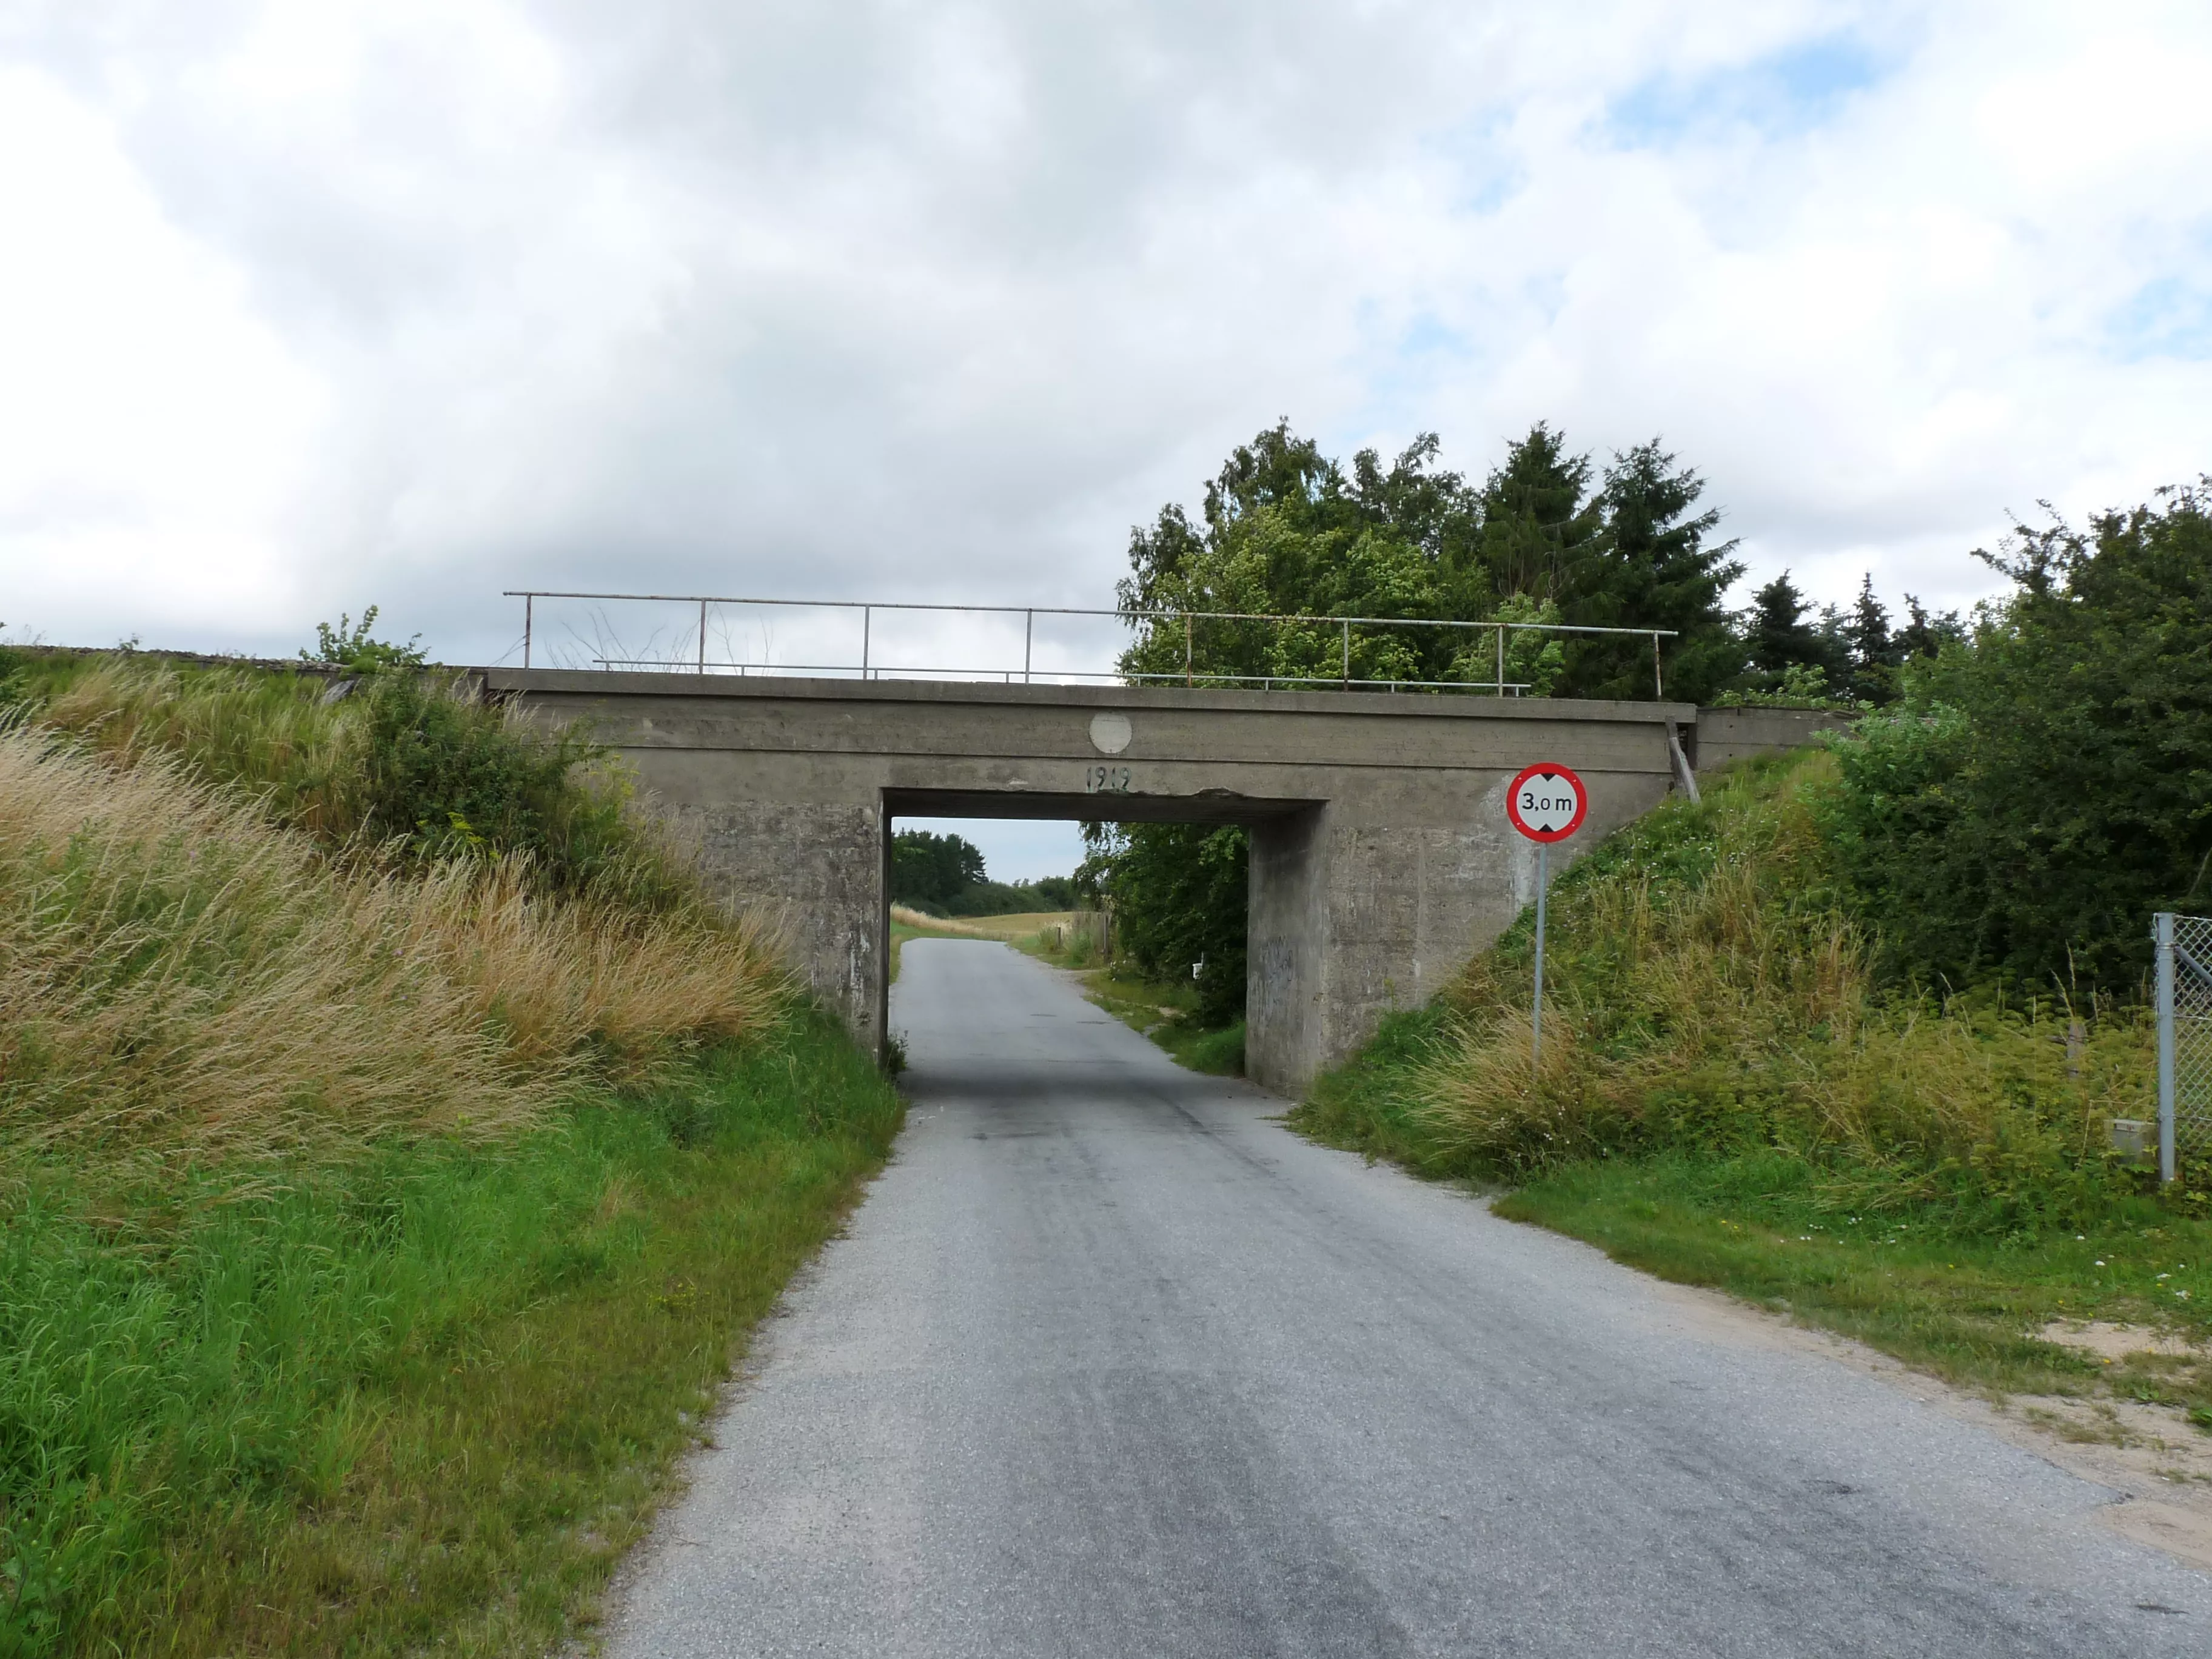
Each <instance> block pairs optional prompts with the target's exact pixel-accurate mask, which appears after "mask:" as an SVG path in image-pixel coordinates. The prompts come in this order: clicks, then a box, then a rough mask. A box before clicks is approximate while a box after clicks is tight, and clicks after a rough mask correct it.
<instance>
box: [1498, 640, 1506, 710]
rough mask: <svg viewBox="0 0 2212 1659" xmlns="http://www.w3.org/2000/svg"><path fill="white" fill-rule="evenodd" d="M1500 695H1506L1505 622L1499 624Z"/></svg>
mask: <svg viewBox="0 0 2212 1659" xmlns="http://www.w3.org/2000/svg"><path fill="white" fill-rule="evenodd" d="M1504 695H1505V624H1504V623H1498V696H1501V697H1502V696H1504Z"/></svg>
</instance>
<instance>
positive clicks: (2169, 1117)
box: [2150, 910, 2174, 1184]
mask: <svg viewBox="0 0 2212 1659" xmlns="http://www.w3.org/2000/svg"><path fill="white" fill-rule="evenodd" d="M2150 922H2151V938H2152V939H2154V940H2155V941H2157V945H2158V981H2157V983H2158V991H2157V997H2158V1178H2159V1181H2160V1184H2166V1183H2170V1182H2172V1180H2173V1175H2174V1170H2173V1109H2174V1099H2173V912H2172V911H2171V910H2160V911H2159V912H2158V913H2157V914H2156V915H2153V916H2152V917H2151V919H2150Z"/></svg>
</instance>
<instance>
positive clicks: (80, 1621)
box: [0, 1011, 900, 1655]
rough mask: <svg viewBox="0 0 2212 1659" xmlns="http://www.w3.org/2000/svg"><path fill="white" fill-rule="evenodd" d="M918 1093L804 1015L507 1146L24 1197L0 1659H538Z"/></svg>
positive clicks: (5, 1192)
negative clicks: (95, 1657)
mask: <svg viewBox="0 0 2212 1659" xmlns="http://www.w3.org/2000/svg"><path fill="white" fill-rule="evenodd" d="M899 1114H900V1106H899V1103H898V1100H897V1097H896V1095H895V1094H894V1092H893V1091H891V1089H890V1086H889V1085H887V1084H886V1083H885V1082H884V1080H883V1079H881V1078H880V1077H879V1076H878V1074H877V1073H876V1072H875V1071H874V1069H873V1068H872V1066H870V1065H869V1064H868V1062H867V1061H866V1059H865V1058H864V1057H863V1056H862V1055H860V1054H859V1053H858V1052H857V1051H856V1050H855V1049H854V1048H853V1046H852V1044H851V1043H850V1042H848V1040H847V1039H846V1038H845V1037H844V1036H843V1035H842V1033H841V1032H840V1031H839V1030H837V1029H836V1027H835V1026H834V1025H833V1024H830V1023H829V1021H828V1020H827V1019H826V1018H823V1016H821V1015H820V1014H818V1013H816V1012H811V1011H802V1012H798V1013H795V1014H793V1016H791V1017H790V1018H787V1020H786V1021H785V1022H784V1023H783V1024H781V1025H780V1026H778V1027H776V1028H775V1029H774V1030H771V1031H769V1033H767V1034H765V1035H763V1036H761V1037H759V1038H757V1039H755V1040H753V1041H751V1042H747V1043H745V1044H743V1045H724V1046H721V1047H718V1048H710V1049H708V1050H706V1051H703V1052H702V1053H700V1054H697V1056H696V1058H695V1059H694V1060H692V1061H691V1062H690V1063H689V1064H687V1065H684V1066H680V1067H679V1068H678V1069H676V1070H674V1071H672V1072H670V1073H665V1074H664V1076H663V1077H662V1079H661V1080H659V1081H658V1082H656V1083H655V1084H654V1085H652V1086H650V1087H649V1088H646V1089H644V1090H641V1091H628V1092H624V1091H616V1090H612V1089H610V1088H607V1087H604V1086H602V1087H599V1088H596V1089H594V1090H592V1091H589V1092H586V1093H583V1094H580V1096H579V1097H578V1098H577V1099H576V1101H575V1102H574V1104H573V1105H572V1106H571V1108H570V1109H568V1111H567V1112H566V1113H565V1114H564V1115H562V1117H561V1118H560V1119H559V1120H558V1121H556V1122H554V1123H551V1124H550V1125H548V1126H547V1127H544V1128H542V1129H539V1130H537V1131H534V1132H532V1133H528V1134H526V1135H525V1136H523V1137H522V1138H520V1139H516V1140H513V1141H512V1142H509V1143H507V1144H506V1145H505V1146H501V1147H500V1148H497V1149H495V1150H486V1149H481V1148H478V1149H467V1148H461V1147H455V1146H441V1145H438V1144H435V1143H428V1144H426V1143H421V1142H417V1143H415V1144H413V1145H411V1146H388V1147H384V1148H380V1149H377V1150H374V1151H373V1152H371V1153H369V1154H368V1155H367V1156H365V1157H362V1158H358V1159H356V1160H355V1161H353V1162H351V1163H349V1164H338V1165H335V1166H331V1167H321V1168H271V1167H263V1168H258V1169H256V1168H247V1167H243V1166H240V1165H236V1164H233V1165H228V1166H223V1167H221V1168H216V1169H210V1170H205V1171H202V1172H198V1173H185V1174H182V1175H174V1174H173V1175H172V1176H171V1177H170V1178H168V1179H166V1180H164V1181H163V1182H162V1183H161V1186H160V1187H159V1188H158V1189H149V1190H145V1191H129V1190H125V1191H117V1190H112V1189H109V1188H101V1187H99V1186H97V1185H94V1184H93V1183H90V1182H88V1181H87V1180H86V1179H85V1177H84V1174H83V1172H82V1171H81V1170H71V1169H70V1168H68V1167H65V1166H63V1165H60V1164H53V1165H51V1166H48V1165H40V1166H33V1167H32V1168H31V1169H30V1170H28V1171H27V1173H22V1172H21V1168H20V1166H18V1169H19V1173H22V1178H21V1179H20V1180H17V1181H15V1182H14V1183H13V1184H12V1185H11V1186H9V1187H7V1188H0V1214H4V1219H5V1232H4V1235H0V1252H4V1255H0V1285H4V1286H5V1289H6V1295H5V1297H4V1298H0V1474H4V1476H5V1480H4V1482H0V1495H4V1499H5V1507H4V1508H0V1654H5V1655H18V1654H33V1653H37V1654H45V1653H59V1654H91V1653H103V1654H105V1653H126V1654H137V1653H149V1654H150V1653H161V1654H209V1655H212V1654H238V1653H249V1652H252V1653H300V1654H333V1655H335V1654H340V1653H343V1654H347V1655H381V1654H400V1653H412V1652H418V1651H424V1650H429V1649H432V1648H435V1649H437V1650H440V1651H450V1652H455V1653H465V1654H479V1653H521V1652H532V1653H541V1652H544V1651H545V1650H547V1649H548V1648H549V1647H550V1646H553V1645H555V1644H558V1643H559V1642H560V1641H561V1640H562V1638H563V1634H564V1632H567V1631H568V1630H569V1629H571V1628H572V1627H573V1626H574V1623H575V1621H577V1620H582V1619H588V1617H589V1615H590V1612H591V1608H592V1599H593V1597H594V1596H595V1595H597V1594H598V1592H599V1589H601V1587H602V1586H603V1585H604V1584H605V1582H606V1578H607V1576H608V1573H609V1571H611V1568H612V1566H613V1565H614V1562H615V1560H616V1559H617V1556H618V1555H619V1553H620V1552H621V1551H622V1550H623V1548H624V1547H626V1546H628V1545H629V1544H630V1543H632V1542H635V1541H636V1540H637V1539H638V1538H639V1537H640V1536H641V1535H642V1533H643V1530H644V1528H645V1527H646V1525H647V1521H648V1519H649V1516H650V1515H651V1513H652V1510H653V1506H654V1504H656V1502H657V1501H658V1500H659V1498H661V1497H662V1496H663V1495H664V1494H665V1492H666V1491H667V1489H668V1488H667V1482H668V1479H669V1471H670V1468H671V1464H672V1462H673V1460H674V1459H675V1458H676V1456H677V1455H678V1454H679V1453H680V1452H682V1451H683V1450H684V1449H685V1448H686V1447H687V1446H688V1445H690V1443H693V1441H694V1440H695V1438H696V1437H697V1435H698V1434H699V1432H700V1423H701V1419H702V1413H704V1412H705V1411H706V1410H707V1409H708V1406H709V1405H710V1403H711V1401H712V1400H713V1399H714V1390H715V1389H716V1387H717V1385H718V1384H719V1383H720V1382H721V1381H722V1380H723V1378H724V1377H725V1376H726V1375H727V1374H728V1371H729V1368H730V1365H731V1364H732V1358H733V1357H734V1356H735V1354H736V1353H737V1352H738V1351H739V1350H740V1349H741V1347H742V1346H743V1344H744V1340H745V1338H746V1334H747V1333H748V1332H749V1331H750V1329H751V1328H752V1326H753V1325H754V1323H755V1322H757V1320H758V1319H759V1318H760V1317H761V1316H762V1315H763V1313H765V1312H766V1311H767V1310H768V1309H769V1306H770V1304H772V1302H773V1301H774V1299H775V1297H776V1295H777V1294H778V1293H779V1291H781V1289H782V1287H783V1285H784V1284H785V1283H786V1281H787V1279H788V1278H789V1276H790V1275H791V1273H792V1272H793V1270H794V1269H795V1268H796V1267H798V1266H799V1263H800V1262H802V1261H805V1259H806V1257H807V1256H808V1255H810V1254H811V1252H812V1251H813V1250H814V1249H816V1248H817V1246H819V1245H820V1244H821V1243H822V1242H823V1240H824V1239H825V1238H827V1237H829V1235H830V1234H831V1233H832V1232H833V1231H835V1230H836V1227H837V1225H839V1220H840V1218H841V1217H842V1215H843V1214H844V1212H846V1210H847V1208H848V1206H850V1204H851V1203H852V1202H853V1201H854V1198H855V1196H856V1194H857V1193H858V1191H859V1189H860V1183H861V1182H863V1181H864V1180H865V1179H866V1177H867V1176H869V1175H870V1174H871V1173H872V1171H873V1170H875V1169H877V1168H878V1166H879V1164H881V1162H882V1160H883V1158H884V1156H885V1154H886V1152H887V1150H888V1147H889V1146H890V1139H891V1137H892V1135H893V1134H894V1133H896V1127H897V1124H898V1121H899Z"/></svg>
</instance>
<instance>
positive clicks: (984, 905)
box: [891, 829, 1075, 916]
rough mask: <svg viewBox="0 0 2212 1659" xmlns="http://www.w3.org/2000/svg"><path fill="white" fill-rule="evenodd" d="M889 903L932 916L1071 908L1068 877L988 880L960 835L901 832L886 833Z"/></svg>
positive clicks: (976, 853) (978, 852)
mask: <svg viewBox="0 0 2212 1659" xmlns="http://www.w3.org/2000/svg"><path fill="white" fill-rule="evenodd" d="M891 902H893V903H894V904H904V905H907V906H909V907H911V908H914V909H916V910H920V911H921V912H922V913H923V914H924V915H936V916H1011V915H1023V914H1025V913H1026V912H1029V911H1031V910H1069V909H1073V908H1074V907H1075V880H1074V878H1073V877H1072V876H1047V877H1045V878H1042V880H1038V881H1017V882H1003V881H993V880H991V879H990V878H989V876H988V875H987V872H985V870H984V867H983V850H982V848H980V847H977V846H976V845H975V842H971V841H969V839H968V838H967V837H966V836H951V835H945V836H940V835H938V834H936V833H935V832H934V831H933V830H928V829H902V830H900V831H899V832H898V833H897V834H896V835H895V836H892V837H891Z"/></svg>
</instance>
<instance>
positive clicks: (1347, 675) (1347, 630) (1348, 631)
mask: <svg viewBox="0 0 2212 1659" xmlns="http://www.w3.org/2000/svg"><path fill="white" fill-rule="evenodd" d="M1344 689H1345V690H1347V691H1349V690H1352V624H1351V623H1348V622H1347V623H1345V625H1344Z"/></svg>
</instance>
